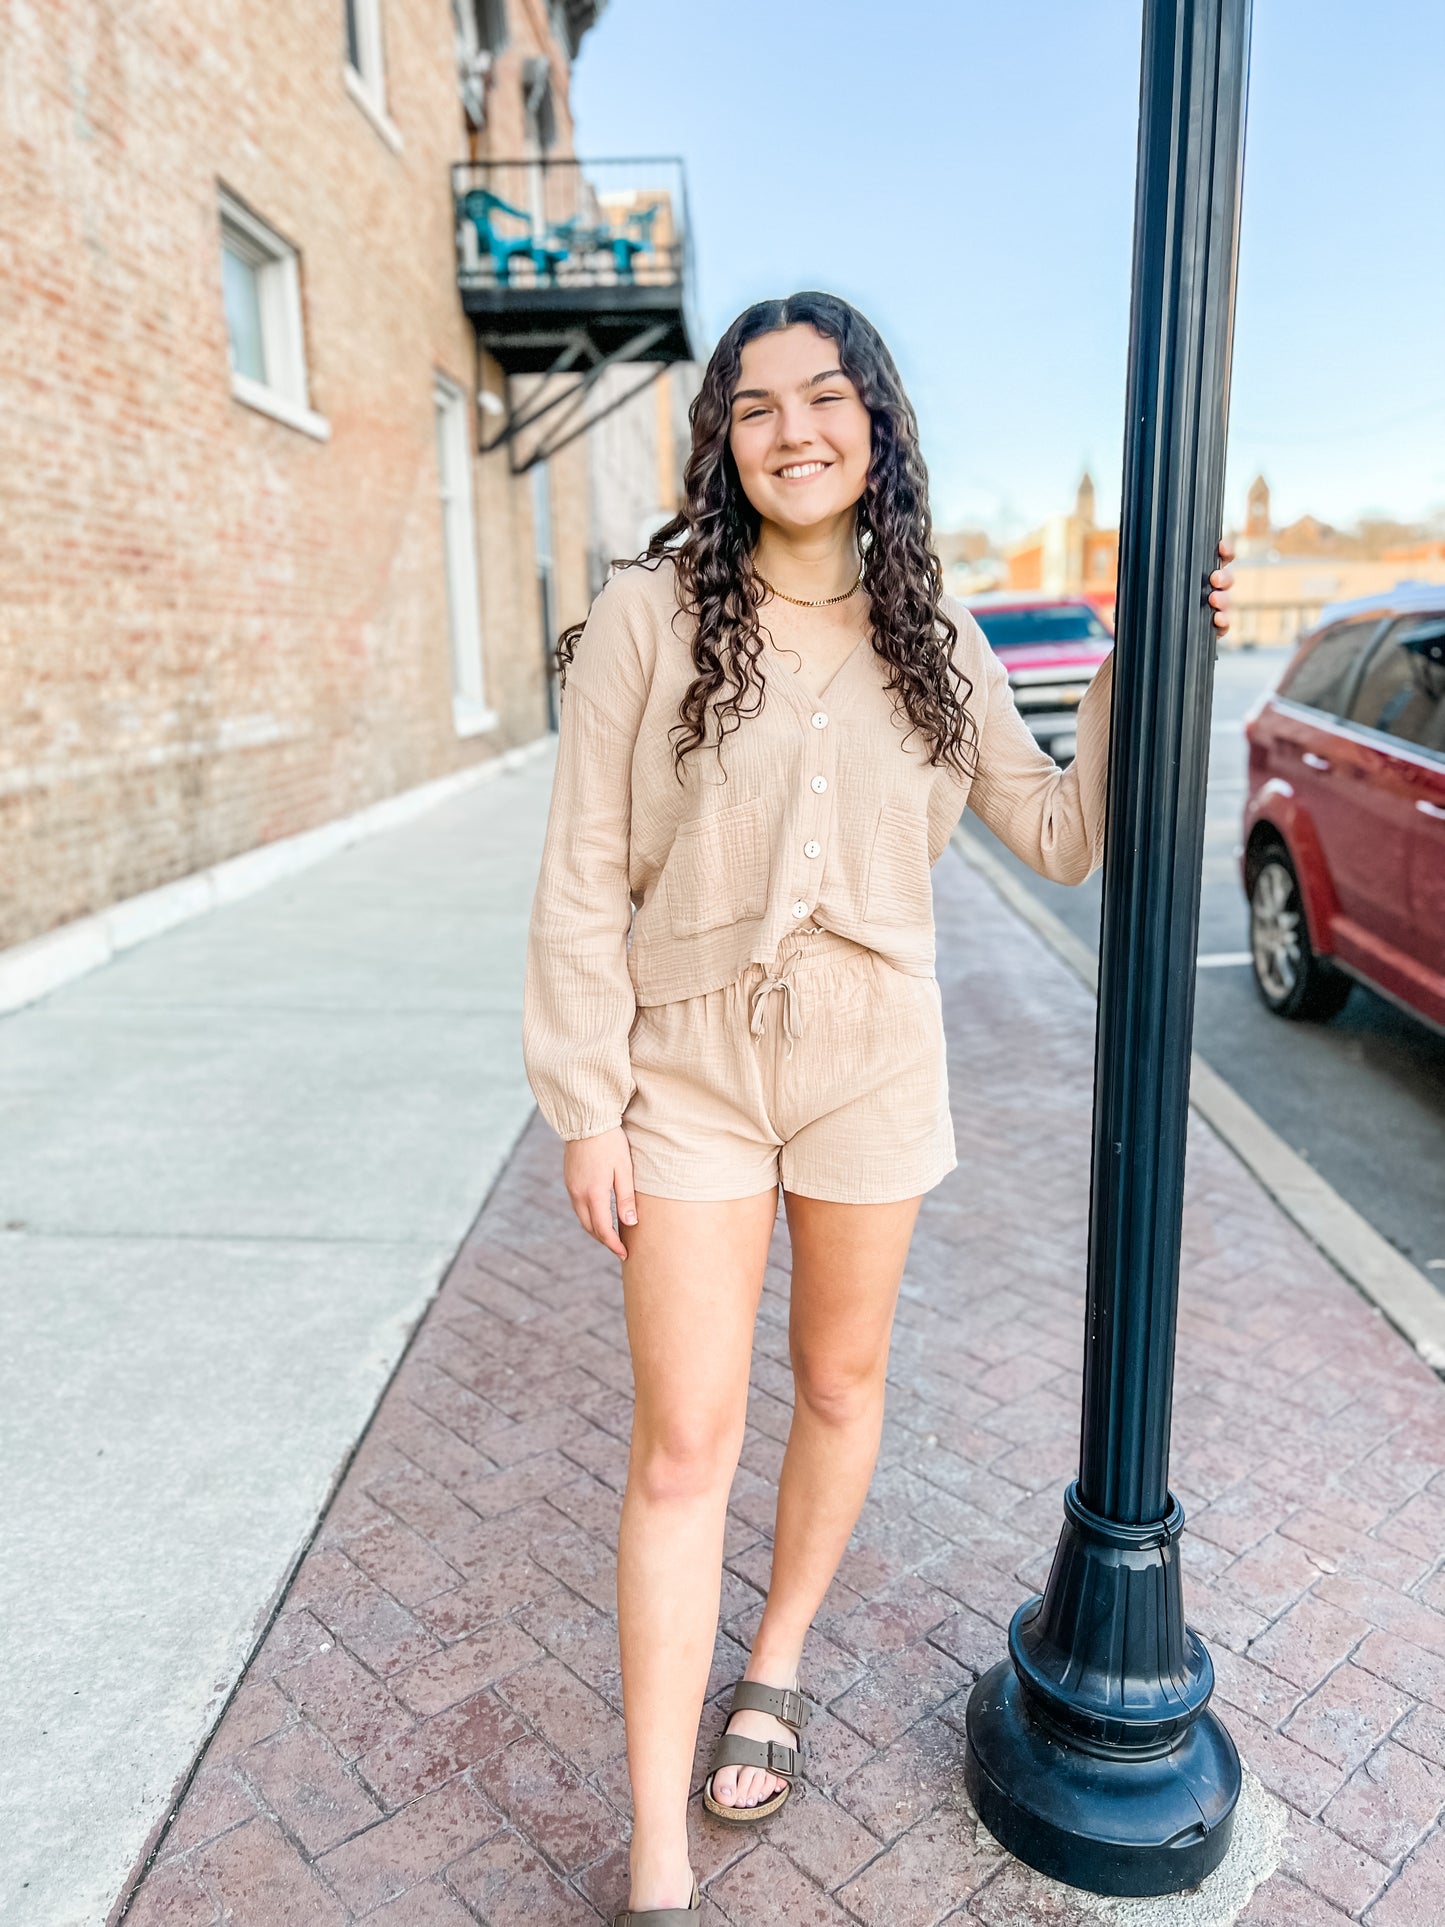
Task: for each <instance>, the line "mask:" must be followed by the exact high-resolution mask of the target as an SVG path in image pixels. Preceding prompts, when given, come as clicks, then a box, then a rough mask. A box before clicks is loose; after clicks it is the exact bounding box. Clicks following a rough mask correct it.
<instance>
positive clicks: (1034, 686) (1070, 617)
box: [966, 590, 1114, 762]
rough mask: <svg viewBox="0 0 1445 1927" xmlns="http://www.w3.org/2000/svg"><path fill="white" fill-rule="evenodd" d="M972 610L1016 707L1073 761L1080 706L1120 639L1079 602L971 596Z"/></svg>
mask: <svg viewBox="0 0 1445 1927" xmlns="http://www.w3.org/2000/svg"><path fill="white" fill-rule="evenodd" d="M966 607H967V608H968V609H969V610H971V611H972V614H973V618H974V620H975V622H977V624H978V626H979V628H980V629H982V631H983V633H984V635H985V636H986V637H987V638H988V643H989V647H990V648H991V649H992V650H993V652H994V654H995V655H996V656H998V658H999V659H1000V661H1001V662H1002V663H1003V665H1004V667H1005V668H1006V669H1007V670H1008V680H1009V688H1010V689H1012V691H1013V698H1014V707H1015V708H1016V709H1017V710H1018V712H1019V714H1020V715H1021V716H1022V717H1023V719H1024V721H1025V722H1026V723H1027V724H1028V726H1029V728H1030V729H1031V730H1032V731H1033V733H1034V736H1035V738H1036V739H1037V741H1038V742H1039V743H1041V744H1042V745H1043V747H1044V748H1045V749H1046V750H1047V751H1048V752H1049V754H1050V755H1051V756H1052V757H1053V758H1054V759H1055V760H1056V761H1057V762H1067V761H1068V759H1069V758H1070V757H1071V756H1072V755H1073V753H1074V749H1075V745H1076V740H1077V718H1078V708H1079V704H1080V702H1081V701H1082V700H1083V695H1084V691H1085V690H1086V689H1087V688H1088V686H1089V684H1090V683H1091V682H1092V681H1093V679H1094V674H1095V671H1096V670H1097V669H1098V667H1099V664H1100V663H1101V662H1102V661H1103V660H1104V658H1105V656H1107V655H1108V653H1109V651H1110V650H1111V649H1112V648H1113V646H1114V638H1113V637H1112V636H1111V635H1110V634H1109V631H1108V630H1107V629H1106V628H1105V627H1104V624H1103V623H1102V622H1101V621H1100V619H1099V617H1098V615H1097V614H1096V613H1095V611H1094V610H1093V609H1091V608H1090V607H1089V605H1088V603H1087V602H1081V601H1079V600H1078V599H1077V598H1075V597H1070V596H1057V595H1034V594H1028V593H1025V592H1023V591H1020V590H1015V591H1012V592H1009V591H1006V590H1004V591H999V592H998V593H996V594H993V595H976V596H970V597H969V598H968V602H967V604H966Z"/></svg>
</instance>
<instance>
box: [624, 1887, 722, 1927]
mask: <svg viewBox="0 0 1445 1927" xmlns="http://www.w3.org/2000/svg"><path fill="white" fill-rule="evenodd" d="M701 1912H702V1895H701V1894H700V1893H699V1892H698V1888H697V1882H696V1881H695V1880H694V1881H693V1883H692V1899H691V1900H690V1901H689V1902H688V1904H687V1905H686V1906H685V1907H644V1908H643V1909H642V1912H641V1913H640V1914H634V1913H630V1912H628V1913H621V1914H614V1915H613V1917H612V1927H692V1923H693V1921H694V1919H695V1918H696V1917H697V1915H698V1914H700V1913H701Z"/></svg>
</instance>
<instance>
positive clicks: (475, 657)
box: [432, 375, 497, 736]
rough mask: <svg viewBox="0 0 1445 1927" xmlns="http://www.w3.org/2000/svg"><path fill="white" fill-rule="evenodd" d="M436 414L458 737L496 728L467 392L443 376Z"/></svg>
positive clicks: (435, 389) (436, 390) (435, 393)
mask: <svg viewBox="0 0 1445 1927" xmlns="http://www.w3.org/2000/svg"><path fill="white" fill-rule="evenodd" d="M432 399H433V402H434V404H435V409H436V434H437V481H438V485H439V488H440V493H441V508H442V554H443V558H444V561H445V566H446V577H447V626H448V629H449V631H450V635H451V651H452V720H453V722H454V723H455V725H456V731H457V734H458V736H479V735H480V734H481V733H482V731H483V730H487V729H494V728H495V727H496V722H497V718H496V714H495V712H494V711H492V710H490V709H488V707H487V698H486V686H485V683H484V680H483V676H482V624H481V616H480V612H479V609H478V602H479V594H478V586H477V538H476V517H475V515H474V513H473V509H472V437H471V410H470V409H469V408H468V406H467V397H466V392H465V390H464V389H462V388H459V387H458V386H457V384H456V383H455V382H452V381H448V380H447V379H446V377H445V376H444V375H437V376H436V377H435V378H434V380H433V383H432Z"/></svg>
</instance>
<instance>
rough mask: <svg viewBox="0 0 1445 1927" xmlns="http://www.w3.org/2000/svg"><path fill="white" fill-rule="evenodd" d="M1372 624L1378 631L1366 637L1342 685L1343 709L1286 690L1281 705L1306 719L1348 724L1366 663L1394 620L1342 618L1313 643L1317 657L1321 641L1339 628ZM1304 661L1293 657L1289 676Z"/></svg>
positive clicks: (1281, 693) (1383, 617) (1278, 696)
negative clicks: (1314, 718)
mask: <svg viewBox="0 0 1445 1927" xmlns="http://www.w3.org/2000/svg"><path fill="white" fill-rule="evenodd" d="M1372 623H1373V625H1374V631H1373V633H1372V634H1368V635H1367V636H1366V637H1365V640H1364V641H1363V642H1362V643H1361V645H1360V648H1359V653H1358V654H1357V655H1356V657H1355V659H1354V661H1353V663H1352V664H1351V665H1350V671H1349V674H1348V676H1347V677H1346V678H1345V680H1344V682H1343V684H1342V685H1341V693H1340V699H1339V706H1338V707H1337V708H1335V709H1324V708H1322V707H1321V706H1320V704H1319V703H1308V702H1305V701H1304V699H1303V698H1302V697H1300V696H1292V695H1291V694H1290V693H1289V690H1288V689H1287V688H1283V687H1281V688H1280V689H1279V690H1278V691H1277V692H1276V695H1275V701H1276V702H1280V703H1285V704H1287V705H1288V706H1289V707H1290V708H1292V709H1297V710H1299V711H1300V712H1301V713H1302V714H1303V715H1306V716H1325V717H1328V718H1329V719H1330V720H1331V721H1333V722H1340V723H1342V722H1344V721H1345V719H1346V717H1347V716H1348V715H1349V712H1350V704H1351V703H1352V702H1353V701H1354V700H1355V692H1356V690H1357V689H1358V688H1359V686H1360V678H1361V676H1362V675H1363V673H1364V668H1365V664H1366V663H1367V662H1369V660H1370V658H1371V657H1372V656H1373V655H1374V653H1375V650H1376V648H1377V647H1378V645H1379V641H1380V637H1381V635H1382V634H1383V633H1385V631H1386V630H1387V629H1388V627H1389V623H1390V618H1389V617H1388V616H1387V615H1376V616H1369V615H1358V616H1341V617H1340V619H1339V621H1338V622H1332V623H1330V624H1329V625H1328V626H1327V627H1326V628H1324V629H1322V630H1321V632H1320V633H1319V635H1318V636H1316V637H1315V639H1314V641H1313V642H1312V643H1311V644H1310V648H1309V650H1308V652H1307V653H1308V655H1313V654H1314V652H1315V649H1316V648H1317V647H1318V646H1319V644H1320V643H1321V642H1323V640H1324V638H1325V636H1327V635H1329V634H1330V633H1331V632H1332V631H1334V630H1336V629H1354V628H1359V629H1364V630H1369V629H1370V626H1371V624H1372ZM1304 661H1305V657H1301V656H1298V655H1296V656H1295V657H1294V658H1292V659H1291V661H1290V663H1289V664H1288V666H1287V667H1286V670H1285V674H1286V676H1289V675H1291V674H1293V673H1294V672H1295V671H1296V670H1298V669H1300V668H1302V667H1303V665H1304Z"/></svg>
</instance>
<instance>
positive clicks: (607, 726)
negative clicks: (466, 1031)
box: [522, 561, 1113, 1138]
mask: <svg viewBox="0 0 1445 1927" xmlns="http://www.w3.org/2000/svg"><path fill="white" fill-rule="evenodd" d="M948 611H949V614H950V615H951V616H952V618H953V620H954V621H955V623H957V625H958V645H957V650H956V660H957V661H958V663H959V666H960V667H961V668H962V670H963V672H964V673H965V674H966V675H967V676H968V677H969V679H970V680H971V682H972V684H973V695H972V697H971V698H970V699H969V707H970V709H971V710H972V713H973V716H974V719H975V721H976V723H977V725H978V774H977V776H976V777H975V778H974V780H973V781H972V782H971V783H970V782H969V781H968V779H967V778H964V777H960V776H959V775H958V774H957V773H956V772H955V771H953V770H949V769H940V768H934V767H933V766H932V765H930V764H929V762H928V761H927V757H926V754H925V751H924V749H923V747H922V746H921V745H920V743H919V740H918V738H917V737H916V736H912V737H910V736H909V735H908V734H907V730H906V721H903V720H900V718H899V717H898V715H896V714H895V710H894V702H893V698H892V697H891V696H890V695H889V693H888V690H887V687H886V680H885V678H886V669H885V665H884V664H883V663H882V662H881V661H880V659H879V658H878V656H877V655H876V654H875V653H874V652H873V650H872V649H871V648H870V647H869V646H868V645H867V644H866V643H864V644H862V645H860V646H859V648H858V649H856V650H855V651H854V653H853V654H852V655H851V656H850V657H849V658H848V659H847V661H846V662H845V663H844V664H843V666H842V667H841V668H840V669H839V670H838V671H837V673H836V675H835V676H834V677H833V679H832V681H831V682H830V683H829V684H828V686H827V689H826V691H825V692H824V693H823V694H822V695H821V696H818V697H814V696H813V695H811V694H810V693H809V692H808V691H807V690H806V688H805V687H803V686H802V685H801V684H800V683H799V681H798V679H797V677H796V676H795V675H794V674H793V673H792V672H791V671H790V670H788V669H786V668H783V667H781V666H779V665H777V664H776V663H770V664H767V665H765V671H764V673H765V675H766V699H765V701H764V704H763V707H762V709H761V710H760V711H759V712H758V713H757V714H756V715H753V716H749V717H747V718H746V719H745V720H744V721H743V723H742V725H741V727H740V728H739V729H738V730H737V731H736V733H734V734H732V735H730V736H728V737H727V739H726V741H725V742H724V744H723V746H722V750H721V755H720V756H719V753H718V751H717V750H716V749H715V748H712V747H708V748H703V749H699V750H696V751H693V752H691V753H690V754H689V755H688V756H687V757H685V758H684V761H683V766H682V781H681V782H679V781H678V778H677V775H676V774H675V772H674V764H673V753H672V743H671V741H670V738H669V733H668V732H669V730H670V729H671V728H672V726H673V725H674V724H675V723H676V721H677V718H678V704H679V702H680V701H681V698H682V695H683V692H684V691H685V690H686V688H687V686H688V684H689V683H690V682H691V680H692V677H693V673H694V671H693V663H692V653H691V647H690V642H689V637H688V621H687V618H685V617H684V616H682V615H681V614H679V613H678V609H677V602H676V593H675V585H674V569H673V565H672V563H671V561H663V562H662V563H660V564H658V565H656V566H640V567H635V568H629V569H623V570H620V571H618V573H617V574H616V575H615V576H614V577H613V578H612V580H611V581H610V582H609V583H608V584H607V586H606V587H605V588H604V589H603V591H602V593H601V594H600V595H599V596H598V598H597V600H596V602H595V603H594V604H593V606H592V613H591V615H590V616H589V617H588V621H587V627H586V629H585V631H584V633H583V636H582V639H581V641H580V642H579V644H578V646H577V654H576V660H575V662H574V663H573V665H572V668H571V670H570V672H569V674H568V677H567V690H566V695H565V697H564V699H563V704H562V723H561V738H560V743H559V747H558V755H557V773H556V780H555V784H554V787H553V792H552V806H551V813H550V815H549V817H548V822H547V837H546V846H545V850H544V853H543V858H542V873H541V878H540V880H539V882H538V885H537V893H536V897H535V899H534V902H533V907H532V923H531V936H530V941H529V945H528V953H527V976H526V990H525V998H524V1012H523V1026H522V1041H523V1050H524V1053H525V1058H526V1065H527V1075H528V1077H529V1079H530V1081H531V1085H532V1089H533V1091H534V1092H535V1093H536V1097H537V1102H538V1104H539V1105H540V1106H541V1109H542V1113H543V1115H544V1116H545V1117H546V1119H547V1121H548V1123H549V1124H551V1126H552V1127H553V1129H554V1130H555V1131H557V1132H558V1133H559V1135H560V1136H562V1137H564V1138H578V1137H592V1136H594V1135H595V1134H596V1133H597V1132H599V1131H605V1130H609V1129H611V1128H612V1127H613V1126H614V1125H616V1124H618V1123H619V1122H620V1121H621V1117H622V1113H623V1111H624V1109H625V1108H626V1106H627V1103H628V1100H629V1098H630V1097H631V1095H632V1090H633V1082H632V1073H631V1067H630V1064H629V1060H628V1033H629V1031H630V1030H631V1027H632V1023H633V1019H634V1017H635V1015H636V1011H637V1007H638V1005H640V1004H662V1003H671V1002H673V1001H674V1000H676V999H679V998H684V997H692V996H696V995H698V994H699V993H701V992H703V991H707V990H715V989H717V988H719V987H720V986H721V985H723V984H727V983H731V982H732V981H733V980H734V979H735V978H737V977H738V976H740V975H741V973H742V972H743V970H745V969H746V967H747V966H748V964H749V963H763V964H767V963H771V962H772V960H773V958H774V956H775V955H776V952H777V948H778V943H779V940H780V938H782V937H783V936H784V935H785V934H786V933H787V932H788V931H790V930H796V929H799V928H802V927H804V926H805V925H807V924H809V923H818V924H821V925H823V926H824V927H825V928H826V929H829V930H834V931H837V932H838V933H839V934H840V935H842V936H845V937H848V938H851V939H852V940H853V942H855V943H860V944H865V945H866V946H867V947H868V948H869V949H870V950H874V951H877V952H878V954H879V955H880V956H882V957H884V958H885V959H886V960H887V961H888V962H889V963H890V964H892V965H893V966H894V967H895V968H896V969H898V970H901V971H905V972H907V973H909V974H911V975H914V976H929V975H931V974H932V971H933V961H934V947H933V905H932V894H931V889H930V883H929V868H930V866H931V865H932V864H933V863H934V862H936V861H937V859H938V857H939V855H940V854H941V853H942V850H943V847H944V845H945V843H946V842H947V841H948V837H949V833H950V832H951V831H952V829H953V827H954V825H955V824H956V823H957V821H958V819H959V816H960V815H961V814H962V812H963V810H964V808H965V806H968V807H971V808H972V809H973V810H975V811H976V812H977V813H978V815H979V816H980V817H981V818H982V819H983V821H984V822H985V823H987V824H988V826H989V828H990V829H991V830H993V831H994V832H995V833H996V834H997V835H998V836H999V837H1000V838H1001V839H1002V840H1003V842H1004V843H1006V844H1007V845H1008V847H1009V848H1010V849H1011V850H1012V851H1013V852H1014V853H1015V855H1017V856H1019V857H1021V858H1022V859H1023V860H1024V862H1026V863H1028V864H1030V865H1031V866H1032V867H1033V868H1034V869H1036V870H1039V871H1041V872H1042V873H1043V874H1044V875H1045V876H1049V877H1053V878H1055V879H1056V880H1057V881H1059V882H1062V883H1077V882H1080V881H1081V880H1082V879H1083V878H1084V877H1085V876H1087V875H1088V873H1089V872H1090V871H1091V870H1092V869H1093V868H1094V867H1095V866H1096V865H1097V864H1098V863H1099V862H1100V860H1101V858H1102V854H1103V835H1104V788H1105V775H1106V766H1107V761H1108V736H1109V706H1110V693H1111V690H1112V687H1113V677H1112V664H1113V658H1112V656H1110V657H1109V659H1108V660H1107V661H1106V662H1105V664H1104V666H1103V668H1102V669H1101V670H1100V672H1099V674H1098V675H1097V676H1096V677H1095V679H1094V681H1093V684H1092V685H1091V687H1090V689H1089V691H1088V693H1087V695H1086V696H1085V698H1084V700H1083V702H1082V703H1081V704H1080V706H1079V716H1078V734H1079V743H1078V754H1077V758H1076V760H1075V762H1074V763H1073V764H1072V765H1071V766H1070V767H1069V768H1068V769H1067V770H1060V769H1059V768H1058V766H1057V765H1056V764H1055V763H1054V761H1053V759H1052V758H1051V757H1049V756H1048V755H1046V754H1045V753H1044V752H1043V751H1042V750H1041V749H1040V748H1039V747H1038V745H1037V744H1036V743H1035V741H1034V739H1033V737H1032V736H1031V735H1030V734H1029V731H1028V728H1027V726H1026V725H1025V724H1024V722H1023V721H1022V719H1021V718H1020V716H1019V714H1018V711H1017V710H1016V709H1015V708H1014V704H1013V698H1012V696H1011V694H1010V692H1009V686H1008V676H1007V673H1006V671H1005V669H1004V667H1003V664H1002V663H1001V662H1000V661H999V659H998V657H997V656H996V655H995V654H994V653H993V651H992V650H991V649H990V648H989V646H988V643H987V641H986V640H985V639H984V636H983V632H982V631H981V630H980V629H979V627H978V624H977V623H976V622H975V621H974V619H973V617H972V616H971V615H970V614H969V613H968V611H967V610H966V609H964V608H963V607H962V606H961V604H959V603H957V602H953V601H950V602H949V603H948ZM674 619H675V620H674Z"/></svg>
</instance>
